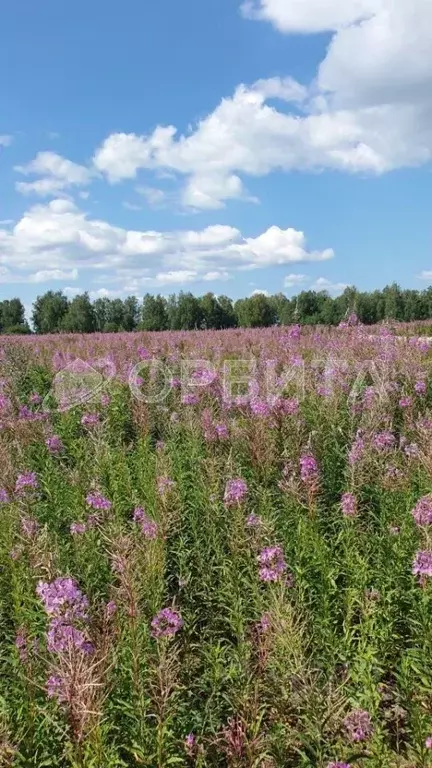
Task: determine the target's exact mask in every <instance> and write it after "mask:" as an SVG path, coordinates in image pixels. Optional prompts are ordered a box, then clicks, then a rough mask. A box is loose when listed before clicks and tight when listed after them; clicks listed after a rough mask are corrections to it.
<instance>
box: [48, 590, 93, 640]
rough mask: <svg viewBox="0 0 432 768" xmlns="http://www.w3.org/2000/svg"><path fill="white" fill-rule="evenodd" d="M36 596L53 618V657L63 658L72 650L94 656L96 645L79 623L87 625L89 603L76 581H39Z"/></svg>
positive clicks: (50, 634)
mask: <svg viewBox="0 0 432 768" xmlns="http://www.w3.org/2000/svg"><path fill="white" fill-rule="evenodd" d="M36 593H37V595H38V597H39V599H40V600H41V601H42V603H43V606H44V608H45V611H46V613H47V614H48V616H49V617H50V623H49V627H48V632H47V647H48V650H49V651H50V653H57V654H61V653H64V652H66V651H70V650H72V649H75V650H78V651H81V652H82V653H85V654H91V653H93V650H94V648H93V645H92V643H91V642H90V641H89V640H88V637H87V635H86V634H85V632H83V631H82V629H79V628H78V627H76V626H75V624H76V623H77V622H80V623H82V622H86V621H88V605H89V603H88V600H87V598H86V597H85V595H83V593H82V592H81V590H80V589H79V587H78V585H77V583H76V581H75V579H72V578H69V577H60V578H58V579H55V581H52V582H43V581H40V582H39V584H38V586H37V588H36Z"/></svg>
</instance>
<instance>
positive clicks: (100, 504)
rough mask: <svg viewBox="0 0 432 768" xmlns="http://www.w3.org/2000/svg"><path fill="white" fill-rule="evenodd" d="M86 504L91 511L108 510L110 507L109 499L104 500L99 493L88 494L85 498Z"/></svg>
mask: <svg viewBox="0 0 432 768" xmlns="http://www.w3.org/2000/svg"><path fill="white" fill-rule="evenodd" d="M86 502H87V504H88V506H89V507H92V508H93V509H102V510H108V509H111V507H112V502H111V501H110V500H109V499H106V498H105V496H102V494H101V493H98V492H97V493H88V494H87V497H86Z"/></svg>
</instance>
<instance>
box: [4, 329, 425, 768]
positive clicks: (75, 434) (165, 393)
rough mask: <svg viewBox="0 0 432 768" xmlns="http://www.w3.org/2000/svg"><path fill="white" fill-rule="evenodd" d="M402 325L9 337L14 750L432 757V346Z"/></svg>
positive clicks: (275, 759) (304, 764)
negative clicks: (389, 327) (431, 367)
mask: <svg viewBox="0 0 432 768" xmlns="http://www.w3.org/2000/svg"><path fill="white" fill-rule="evenodd" d="M397 334H398V335H397V336H396V333H395V332H393V331H392V330H390V329H388V328H383V327H374V328H373V329H371V327H369V328H365V327H362V326H359V325H352V326H351V325H350V324H349V323H347V324H346V327H342V328H335V329H326V328H315V329H308V330H303V329H300V327H297V326H293V327H289V328H288V327H286V328H268V329H263V330H227V331H208V332H205V331H202V332H196V333H194V332H190V333H188V332H178V333H176V332H167V333H159V334H151V333H132V334H122V333H120V334H104V335H99V334H94V335H92V336H85V335H83V336H79V335H76V336H72V335H71V336H59V335H57V336H54V335H53V336H42V337H31V336H29V337H23V338H19V339H17V338H10V337H4V338H2V339H1V341H0V377H1V381H0V384H1V387H0V426H1V429H0V565H1V568H0V766H21V767H25V768H30V767H31V768H42V767H43V766H50V767H53V768H68V767H70V768H117V767H119V768H120V767H121V766H127V767H129V766H149V768H165V767H167V768H168V766H175V765H178V766H185V767H186V768H187V766H198V767H200V768H204V767H206V768H223V767H224V766H226V767H228V768H234V767H239V766H243V767H245V768H248V767H249V768H259V767H260V768H297V767H298V768H327V767H328V766H330V768H347V767H349V766H361V768H387V767H388V768H396V767H400V768H424V767H425V766H429V765H432V603H431V598H432V588H431V584H430V580H431V578H432V538H431V533H430V526H431V525H432V480H431V472H432V387H431V383H432V382H431V375H430V366H431V361H432V346H431V343H430V341H429V340H428V339H426V338H424V339H419V338H418V337H417V336H411V337H410V327H409V325H404V326H403V327H402V328H401V329H399V330H398V331H397ZM400 336H403V337H404V338H400Z"/></svg>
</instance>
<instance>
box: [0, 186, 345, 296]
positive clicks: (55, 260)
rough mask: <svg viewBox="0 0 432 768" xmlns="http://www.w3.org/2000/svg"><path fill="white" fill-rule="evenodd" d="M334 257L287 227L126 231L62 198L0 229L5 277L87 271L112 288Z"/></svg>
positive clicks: (221, 276)
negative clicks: (249, 231)
mask: <svg viewBox="0 0 432 768" xmlns="http://www.w3.org/2000/svg"><path fill="white" fill-rule="evenodd" d="M332 256H333V251H332V250H331V249H325V250H323V251H314V250H308V249H307V245H306V238H305V235H304V233H303V232H298V231H296V230H295V229H292V228H288V229H286V230H283V229H280V228H279V227H270V228H269V229H268V230H267V231H266V232H263V233H262V234H261V235H258V236H257V237H255V238H248V237H243V235H242V233H241V232H240V231H239V230H238V229H236V228H235V227H231V226H226V225H212V226H209V227H205V228H204V229H201V230H190V229H189V230H178V231H170V232H157V231H153V230H148V231H139V230H127V229H123V228H121V227H116V226H114V225H112V224H109V223H108V222H106V221H103V220H100V219H93V218H90V217H89V216H88V215H87V214H86V213H85V212H84V211H82V210H80V209H79V208H78V207H77V206H76V205H75V204H74V203H73V202H71V201H70V200H67V199H56V200H52V201H51V202H50V203H47V204H38V205H34V206H32V207H31V208H30V209H29V210H28V211H27V212H26V213H25V214H24V215H23V216H22V218H21V219H20V220H19V221H18V222H17V223H16V224H15V226H14V227H12V228H10V229H2V228H0V268H1V267H2V268H4V269H5V270H7V271H8V274H7V278H8V281H10V280H14V281H16V282H28V283H35V282H36V283H37V282H44V281H48V280H58V281H65V282H67V283H70V281H71V280H76V279H78V273H80V274H81V273H82V270H86V272H87V275H88V276H89V277H88V278H87V281H89V280H91V281H93V282H96V283H99V285H100V284H101V283H105V284H106V283H116V289H118V290H122V289H123V288H124V290H126V289H127V290H130V292H136V291H138V289H139V288H145V287H149V286H163V285H172V284H182V283H191V282H198V281H205V282H210V281H216V280H227V279H229V277H230V276H231V275H232V274H233V273H234V272H236V271H238V270H244V269H259V268H262V267H267V266H269V265H272V264H285V263H293V262H308V261H322V260H326V259H328V258H331V257H332ZM47 264H49V269H47V268H46V265H47ZM2 279H3V280H4V279H6V276H5V275H4V276H3V278H2ZM131 287H132V288H131ZM69 288H70V285H69Z"/></svg>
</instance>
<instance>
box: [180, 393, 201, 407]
mask: <svg viewBox="0 0 432 768" xmlns="http://www.w3.org/2000/svg"><path fill="white" fill-rule="evenodd" d="M181 401H182V404H183V405H198V403H199V396H198V395H197V394H195V392H186V394H185V395H183V397H182V400H181Z"/></svg>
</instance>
